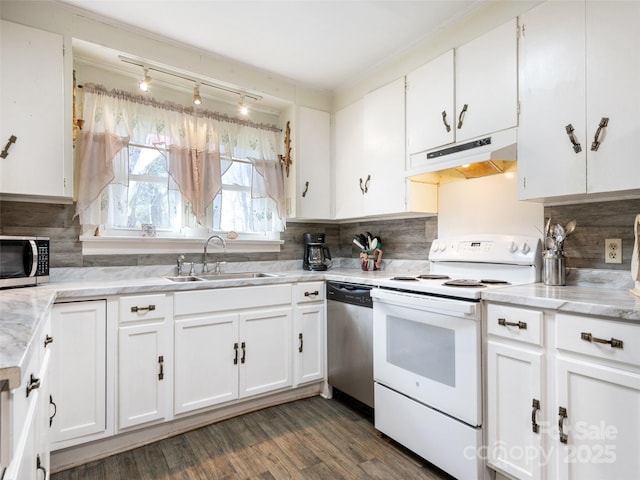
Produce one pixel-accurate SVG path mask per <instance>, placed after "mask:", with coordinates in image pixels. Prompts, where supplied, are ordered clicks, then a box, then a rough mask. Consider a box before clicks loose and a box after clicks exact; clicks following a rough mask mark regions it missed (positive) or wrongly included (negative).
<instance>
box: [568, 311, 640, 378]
mask: <svg viewBox="0 0 640 480" xmlns="http://www.w3.org/2000/svg"><path fill="white" fill-rule="evenodd" d="M556 331H557V338H558V340H557V344H558V348H559V349H563V350H569V351H571V352H576V353H582V354H585V355H591V356H594V357H598V358H607V359H609V360H615V361H617V362H622V363H629V364H632V365H635V366H640V325H638V324H632V323H625V322H618V321H615V320H605V319H602V318H588V317H581V316H578V315H567V314H558V315H556ZM619 342H621V343H619Z"/></svg>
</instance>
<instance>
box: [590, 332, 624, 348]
mask: <svg viewBox="0 0 640 480" xmlns="http://www.w3.org/2000/svg"><path fill="white" fill-rule="evenodd" d="M580 338H581V339H582V340H584V341H585V342H595V343H604V344H605V345H607V344H608V345H611V348H622V346H623V344H624V342H623V341H622V340H617V339H615V338H611V340H605V339H604V338H598V337H594V336H593V335H591V333H589V332H582V333H581V334H580Z"/></svg>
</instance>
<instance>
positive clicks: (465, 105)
mask: <svg viewBox="0 0 640 480" xmlns="http://www.w3.org/2000/svg"><path fill="white" fill-rule="evenodd" d="M467 108H469V105H467V104H466V103H465V104H464V106H463V107H462V110H461V111H460V115H458V130H460V129H461V128H462V124H463V123H464V114H465V113H467Z"/></svg>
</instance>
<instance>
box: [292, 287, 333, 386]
mask: <svg viewBox="0 0 640 480" xmlns="http://www.w3.org/2000/svg"><path fill="white" fill-rule="evenodd" d="M294 292H295V293H294V295H295V301H296V304H295V309H294V332H295V335H294V358H295V361H294V377H295V378H294V383H295V385H299V384H303V383H307V382H314V381H318V380H322V379H324V377H325V358H326V355H325V352H326V343H325V331H326V308H325V297H326V295H325V292H326V290H325V284H324V282H307V283H299V284H297V285H295V287H294Z"/></svg>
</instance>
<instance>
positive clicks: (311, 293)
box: [304, 290, 320, 297]
mask: <svg viewBox="0 0 640 480" xmlns="http://www.w3.org/2000/svg"><path fill="white" fill-rule="evenodd" d="M318 295H320V292H318V290H314V291H313V292H304V296H305V297H317V296H318Z"/></svg>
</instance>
